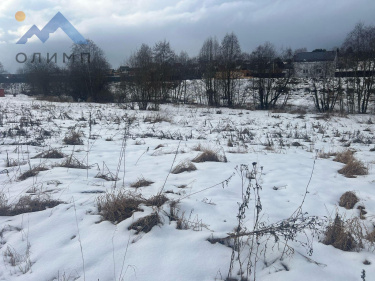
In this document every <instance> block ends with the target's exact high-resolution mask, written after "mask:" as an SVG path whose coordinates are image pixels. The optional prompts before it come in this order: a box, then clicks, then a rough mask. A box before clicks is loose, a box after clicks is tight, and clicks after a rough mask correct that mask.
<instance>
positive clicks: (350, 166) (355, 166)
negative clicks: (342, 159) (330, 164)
mask: <svg viewBox="0 0 375 281" xmlns="http://www.w3.org/2000/svg"><path fill="white" fill-rule="evenodd" d="M338 172H339V174H342V175H344V176H345V177H347V178H355V177H356V176H364V175H367V174H368V169H367V167H366V166H365V165H364V164H363V162H362V161H359V160H357V159H354V160H352V161H350V162H349V163H347V164H346V165H345V166H344V167H343V168H342V169H340V170H338Z"/></svg>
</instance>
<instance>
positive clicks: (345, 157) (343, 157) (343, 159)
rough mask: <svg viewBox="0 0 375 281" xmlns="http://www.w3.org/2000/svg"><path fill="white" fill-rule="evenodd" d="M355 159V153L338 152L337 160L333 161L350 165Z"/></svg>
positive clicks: (347, 151)
mask: <svg viewBox="0 0 375 281" xmlns="http://www.w3.org/2000/svg"><path fill="white" fill-rule="evenodd" d="M354 159H355V158H354V152H353V151H350V150H344V151H342V152H338V153H337V154H336V157H335V159H333V161H336V162H340V163H344V164H348V163H349V162H351V161H353V160H354Z"/></svg>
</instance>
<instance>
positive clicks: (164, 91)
mask: <svg viewBox="0 0 375 281" xmlns="http://www.w3.org/2000/svg"><path fill="white" fill-rule="evenodd" d="M153 59H154V63H155V68H156V72H155V75H156V81H157V82H158V84H159V91H158V94H159V98H158V99H157V100H159V101H161V102H165V101H167V99H168V98H169V91H170V89H171V88H172V83H171V81H172V80H173V75H174V73H173V70H174V63H175V60H176V54H175V52H174V51H173V50H172V49H171V46H170V44H169V42H167V41H166V40H164V41H160V42H158V43H156V44H155V46H154V48H153Z"/></svg>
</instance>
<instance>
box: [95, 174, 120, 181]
mask: <svg viewBox="0 0 375 281" xmlns="http://www.w3.org/2000/svg"><path fill="white" fill-rule="evenodd" d="M95 178H98V179H103V180H106V181H118V180H119V178H118V177H116V176H115V175H114V174H113V173H111V172H108V173H106V174H104V173H98V174H97V175H96V176H95Z"/></svg>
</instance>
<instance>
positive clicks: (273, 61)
mask: <svg viewBox="0 0 375 281" xmlns="http://www.w3.org/2000/svg"><path fill="white" fill-rule="evenodd" d="M251 63H252V67H253V71H254V72H255V73H254V74H255V78H254V80H253V86H254V90H255V98H256V99H257V100H258V102H259V108H260V109H270V108H273V107H275V106H276V103H277V101H278V100H279V98H280V97H281V96H283V95H284V96H285V95H288V93H289V83H290V80H291V77H292V74H293V73H292V71H287V72H285V73H284V74H283V73H282V71H283V67H284V66H283V62H282V61H281V59H279V58H278V54H277V52H276V49H275V46H274V45H273V44H271V43H270V42H266V43H264V44H263V45H260V46H258V47H257V48H256V49H255V50H254V51H253V52H252V53H251Z"/></svg>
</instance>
